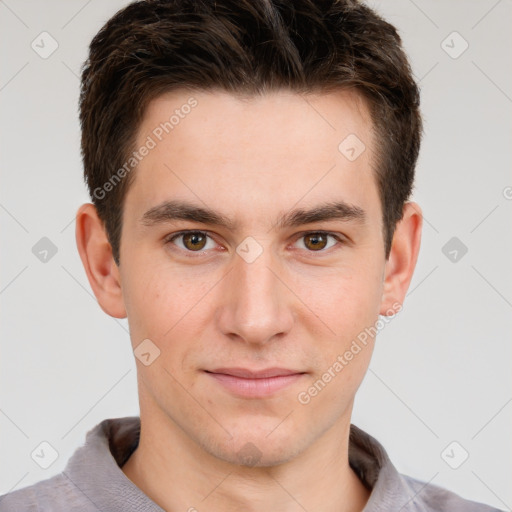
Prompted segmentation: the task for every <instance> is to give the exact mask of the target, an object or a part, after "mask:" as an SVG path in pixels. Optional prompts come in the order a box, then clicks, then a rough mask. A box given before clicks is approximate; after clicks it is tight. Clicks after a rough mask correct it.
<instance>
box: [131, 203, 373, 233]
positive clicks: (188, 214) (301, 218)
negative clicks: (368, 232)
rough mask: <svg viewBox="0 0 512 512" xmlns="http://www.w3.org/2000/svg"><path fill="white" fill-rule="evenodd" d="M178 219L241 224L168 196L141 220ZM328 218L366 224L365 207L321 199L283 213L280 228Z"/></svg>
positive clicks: (154, 222)
mask: <svg viewBox="0 0 512 512" xmlns="http://www.w3.org/2000/svg"><path fill="white" fill-rule="evenodd" d="M175 220H190V221H194V222H199V223H201V224H209V225H213V226H220V227H224V228H226V229H228V230H230V231H237V229H238V227H239V224H238V222H234V221H233V220H231V219H230V218H229V217H226V216H225V215H224V214H222V213H220V212H216V211H214V210H212V209H210V208H206V207H202V206H198V205H195V204H192V203H189V202H186V201H178V200H169V201H164V202H163V203H161V204H159V205H157V206H154V207H153V208H150V209H149V210H148V211H146V212H145V213H144V215H143V216H142V217H141V219H140V222H141V223H142V224H143V225H144V226H147V227H152V226H155V225H158V224H165V223H168V222H172V221H175ZM329 220H342V221H350V220H354V221H356V222H358V223H361V224H363V223H364V222H365V220H366V214H365V212H364V210H363V209H362V208H360V207H359V206H355V205H350V204H348V203H346V202H344V201H334V202H327V203H322V204H320V205H318V206H315V207H313V208H309V209H303V208H299V209H295V210H291V211H289V212H284V213H281V214H280V215H279V217H278V219H277V222H276V224H275V225H276V226H277V227H278V228H281V229H282V228H287V227H297V226H301V225H303V224H311V223H313V222H322V221H329Z"/></svg>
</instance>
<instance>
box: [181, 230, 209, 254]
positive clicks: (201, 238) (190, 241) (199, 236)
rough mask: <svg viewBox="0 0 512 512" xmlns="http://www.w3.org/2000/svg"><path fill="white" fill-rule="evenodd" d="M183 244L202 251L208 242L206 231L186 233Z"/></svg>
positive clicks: (188, 247) (193, 249)
mask: <svg viewBox="0 0 512 512" xmlns="http://www.w3.org/2000/svg"><path fill="white" fill-rule="evenodd" d="M182 237H183V245H184V246H185V247H186V248H187V249H190V250H191V251H200V250H201V249H203V247H204V246H205V244H206V238H207V237H206V235H205V234H204V233H200V232H196V231H194V232H193V233H184V234H183V235H182Z"/></svg>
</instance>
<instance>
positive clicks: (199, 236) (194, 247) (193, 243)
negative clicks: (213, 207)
mask: <svg viewBox="0 0 512 512" xmlns="http://www.w3.org/2000/svg"><path fill="white" fill-rule="evenodd" d="M208 239H210V240H211V246H208ZM175 240H180V241H181V243H175V242H174V241H175ZM165 242H166V243H173V244H174V245H177V246H178V247H179V248H180V249H183V250H184V251H188V252H202V251H203V250H208V249H213V248H214V247H215V242H214V241H213V240H212V239H211V238H210V237H209V236H208V235H207V234H206V233H205V232H204V231H182V232H181V233H176V234H174V235H171V236H170V237H169V238H167V239H166V241H165Z"/></svg>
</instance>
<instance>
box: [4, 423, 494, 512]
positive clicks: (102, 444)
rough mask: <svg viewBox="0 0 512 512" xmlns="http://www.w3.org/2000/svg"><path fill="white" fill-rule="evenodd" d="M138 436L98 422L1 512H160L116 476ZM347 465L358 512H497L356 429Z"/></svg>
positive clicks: (130, 427) (133, 427)
mask: <svg viewBox="0 0 512 512" xmlns="http://www.w3.org/2000/svg"><path fill="white" fill-rule="evenodd" d="M139 435H140V418H139V417H138V416H129V417H124V418H111V419H106V420H103V421H102V422H101V423H99V424H98V425H96V426H95V427H94V428H92V429H91V430H89V431H88V432H87V435H86V440H85V444H84V445H83V446H80V447H79V448H77V450H76V451H75V452H74V454H73V455H72V456H71V458H70V459H69V461H68V463H67V465H66V467H65V469H64V470H63V471H62V472H61V473H59V474H57V475H55V476H53V477H51V478H48V479H46V480H42V481H40V482H37V483H36V484H33V485H30V486H28V487H25V488H22V489H18V490H15V491H12V492H10V493H7V494H4V495H3V496H0V512H70V511H81V512H98V511H101V512H136V511H137V512H162V511H163V509H162V508H160V507H159V506H158V505H157V504H156V503H154V502H153V501H152V500H151V499H150V498H149V497H148V496H147V495H146V494H144V493H143V492H142V490H140V489H139V488H138V487H137V486H136V485H135V484H134V483H133V482H132V481H131V480H130V479H129V478H128V477H126V475H125V474H124V473H123V471H122V470H121V467H122V466H123V464H124V463H125V462H126V461H127V460H128V458H129V457H130V455H131V454H132V452H133V451H134V450H135V449H136V448H137V446H138V443H139ZM349 462H350V465H351V467H352V468H353V469H354V471H355V472H356V473H357V475H358V476H359V478H360V479H361V480H362V482H363V483H364V484H365V485H366V486H367V487H368V488H369V489H371V495H370V498H369V500H368V502H367V504H366V506H365V508H364V511H363V512H387V511H389V512H398V511H401V512H442V511H446V512H491V511H495V512H496V511H498V509H496V508H492V507H489V506H487V505H483V504H480V503H476V502H472V501H468V500H465V499H463V498H461V497H459V496H458V495H456V494H454V493H452V492H450V491H447V490H445V489H442V488H440V487H438V486H435V485H432V484H426V483H425V482H421V481H419V480H416V479H414V478H411V477H408V476H405V475H401V474H400V473H398V471H397V470H396V469H395V467H394V466H393V464H392V463H391V461H390V459H389V457H388V455H387V453H386V451H385V450H384V448H383V447H382V445H381V444H380V443H379V442H378V441H377V440H376V439H374V438H373V437H371V436H370V435H368V434H367V433H366V432H364V431H363V430H361V429H359V428H358V427H356V426H355V425H351V427H350V440H349ZM498 512H499V511H498Z"/></svg>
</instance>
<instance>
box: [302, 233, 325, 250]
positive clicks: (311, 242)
mask: <svg viewBox="0 0 512 512" xmlns="http://www.w3.org/2000/svg"><path fill="white" fill-rule="evenodd" d="M326 244H327V235H326V234H324V233H310V234H308V235H304V245H305V246H306V247H307V248H308V249H313V250H315V251H316V250H319V249H323V248H324V247H325V246H326Z"/></svg>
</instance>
